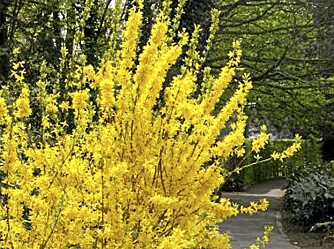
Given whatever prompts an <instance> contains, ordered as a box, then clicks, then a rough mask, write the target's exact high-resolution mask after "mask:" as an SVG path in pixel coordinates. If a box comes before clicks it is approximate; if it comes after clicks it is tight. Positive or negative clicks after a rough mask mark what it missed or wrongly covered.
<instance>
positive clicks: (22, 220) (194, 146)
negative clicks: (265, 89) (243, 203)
mask: <svg viewBox="0 0 334 249" xmlns="http://www.w3.org/2000/svg"><path fill="white" fill-rule="evenodd" d="M138 3H139V4H138V6H137V7H134V8H132V9H131V11H130V14H129V18H128V21H127V23H126V26H125V29H124V32H123V36H122V43H121V46H120V49H119V51H117V52H116V53H115V56H114V58H116V59H114V60H104V61H102V62H101V66H100V67H99V68H96V69H94V68H93V67H91V66H89V65H86V66H82V67H78V68H77V69H76V71H75V72H73V74H71V75H69V76H68V78H67V81H66V82H65V85H64V87H65V89H66V91H67V95H65V96H60V95H59V94H58V92H57V89H59V88H57V86H53V88H54V89H56V90H54V92H53V93H48V90H47V89H49V88H50V84H51V83H50V82H48V80H47V75H46V73H45V72H44V73H43V68H45V65H44V64H42V66H41V77H40V80H39V81H38V82H37V84H36V85H37V86H36V89H35V90H36V91H37V97H36V99H35V101H38V103H39V105H40V108H41V110H42V113H43V115H42V120H41V131H40V136H41V138H40V139H39V140H38V141H37V142H36V141H35V140H33V139H32V138H31V124H30V123H29V116H30V115H31V113H32V110H31V106H30V104H29V103H30V102H29V101H30V100H29V98H30V97H31V96H30V92H29V89H28V85H27V84H26V83H25V82H24V69H23V63H16V64H15V67H13V77H14V78H15V79H16V81H17V84H18V86H19V87H20V89H21V94H20V95H19V97H18V98H17V100H16V101H14V102H10V101H8V99H6V96H5V94H3V96H2V97H0V112H1V113H0V123H1V125H2V127H3V130H2V145H1V146H2V150H1V159H2V162H3V165H2V166H1V168H0V169H1V171H2V172H3V173H4V174H5V178H4V179H3V180H2V182H1V186H3V187H2V188H1V194H2V196H4V197H5V198H4V200H3V203H2V205H1V206H0V248H166V249H167V248H173V249H174V248H219V249H223V248H230V238H229V235H228V234H219V232H218V228H217V224H218V223H219V222H222V221H224V220H225V219H227V218H229V217H231V216H234V215H237V214H238V213H239V212H246V213H254V212H256V211H258V210H265V209H266V207H267V205H268V204H267V202H266V201H261V202H260V203H252V204H251V205H250V206H249V207H239V206H237V205H235V204H233V203H231V202H230V201H229V200H227V199H221V200H220V201H219V202H218V203H214V202H212V201H211V196H212V193H213V191H214V190H215V189H217V188H218V187H219V186H220V185H221V184H222V183H223V181H224V178H223V176H222V175H221V168H222V167H223V166H224V160H225V159H227V158H229V156H231V155H232V154H234V153H237V152H239V153H240V150H241V148H242V145H243V142H244V129H245V125H246V117H245V115H244V114H243V111H242V106H243V105H244V104H245V101H246V96H247V93H248V92H249V90H250V89H251V88H252V84H251V82H250V79H249V76H248V75H244V76H243V82H240V83H239V87H238V89H237V90H236V91H235V93H234V95H233V96H232V97H231V98H230V100H229V101H228V102H227V103H226V104H225V106H224V107H223V108H222V110H221V111H220V112H219V114H218V115H212V113H213V110H214V108H215V105H216V103H217V102H218V101H219V99H220V96H221V94H222V92H223V91H224V89H226V88H227V87H228V84H229V83H230V82H231V81H232V78H233V76H234V75H235V74H236V70H237V67H238V64H239V61H240V56H241V51H240V44H239V42H235V43H234V50H233V51H232V52H231V53H230V54H229V57H230V61H229V62H228V64H227V65H226V66H225V67H224V68H222V70H221V73H220V74H219V75H218V77H216V78H213V77H212V76H210V77H209V76H208V75H207V76H206V77H204V81H203V82H202V86H204V87H203V89H206V90H205V91H203V94H201V96H198V97H196V95H195V94H194V92H195V90H196V87H197V84H196V82H197V76H198V72H199V71H198V69H199V68H200V67H199V66H198V65H199V63H200V61H201V60H200V59H199V60H196V59H194V58H191V57H187V58H188V60H187V61H186V60H185V66H184V67H182V69H181V72H180V74H178V75H176V76H175V77H174V78H173V79H172V81H171V83H170V84H169V85H168V86H167V87H166V88H164V87H163V85H164V83H165V78H166V74H167V72H168V70H169V69H170V68H171V66H172V65H173V64H174V63H175V62H176V61H177V59H178V58H179V56H180V55H181V53H182V49H183V47H184V45H185V44H187V43H188V41H189V38H188V35H187V34H186V33H185V32H182V33H180V34H178V39H176V40H178V42H175V43H173V42H171V39H170V37H169V36H168V30H169V25H171V24H170V20H169V19H168V18H167V17H166V15H164V14H163V12H162V13H161V14H160V15H159V17H158V18H157V21H156V24H155V25H154V26H153V28H152V33H151V37H150V39H149V42H148V44H147V45H146V46H145V47H144V48H143V51H142V53H141V54H140V55H139V57H138V58H136V54H137V42H138V35H139V30H140V25H141V19H142V10H141V8H142V4H141V2H140V1H138ZM216 16H217V15H216ZM63 52H64V51H63ZM65 52H66V51H65ZM135 61H136V63H135ZM207 71H209V70H208V69H206V72H207ZM162 90H163V93H162ZM93 92H94V94H95V96H96V98H95V99H93V98H92V93H93ZM4 96H5V97H4ZM59 113H62V115H59ZM236 113H237V115H238V118H237V119H236V120H235V122H234V123H233V125H232V129H231V131H230V133H229V134H228V135H227V136H225V137H224V138H223V139H222V140H219V141H217V137H218V135H219V134H220V131H221V130H222V129H224V128H226V124H227V122H228V121H229V120H230V117H231V116H232V115H233V114H236ZM71 115H72V116H73V119H74V126H75V128H74V129H68V125H69V124H68V122H67V121H68V120H70V118H69V117H70V116H71ZM60 116H61V117H60ZM261 139H262V138H261ZM261 141H262V140H261ZM254 143H255V142H254ZM261 143H263V141H262V142H260V141H259V142H256V148H255V149H254V150H256V151H257V149H258V148H261V147H262V144H261ZM212 158H220V159H221V160H217V161H214V162H212V163H211V165H209V166H204V165H207V162H209V161H210V160H211V161H212Z"/></svg>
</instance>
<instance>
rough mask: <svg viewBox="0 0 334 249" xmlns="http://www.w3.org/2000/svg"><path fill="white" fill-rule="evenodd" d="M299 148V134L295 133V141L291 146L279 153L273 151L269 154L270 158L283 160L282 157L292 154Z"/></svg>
mask: <svg viewBox="0 0 334 249" xmlns="http://www.w3.org/2000/svg"><path fill="white" fill-rule="evenodd" d="M300 149H301V136H299V135H298V134H297V135H296V136H295V141H294V143H293V144H292V145H291V146H289V147H288V148H286V149H285V150H284V151H283V152H281V153H279V152H276V151H274V152H273V154H272V155H271V158H272V159H274V160H280V161H281V162H283V160H284V159H286V158H288V157H291V156H293V155H294V154H295V153H296V152H297V151H299V150H300Z"/></svg>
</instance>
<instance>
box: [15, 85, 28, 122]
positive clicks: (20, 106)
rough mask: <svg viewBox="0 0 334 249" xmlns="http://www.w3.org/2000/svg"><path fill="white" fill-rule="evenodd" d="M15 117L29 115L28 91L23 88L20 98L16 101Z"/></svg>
mask: <svg viewBox="0 0 334 249" xmlns="http://www.w3.org/2000/svg"><path fill="white" fill-rule="evenodd" d="M16 110H17V111H16V116H17V117H19V118H24V117H28V116H29V115H30V114H31V109H30V101H29V89H28V88H27V87H23V88H22V91H21V94H20V97H19V98H18V99H17V100H16Z"/></svg>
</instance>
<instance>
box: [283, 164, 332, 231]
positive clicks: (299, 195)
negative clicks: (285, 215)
mask: <svg viewBox="0 0 334 249" xmlns="http://www.w3.org/2000/svg"><path fill="white" fill-rule="evenodd" d="M284 206H285V208H286V210H287V211H288V212H289V213H290V215H291V220H292V221H294V222H296V223H299V224H302V225H305V226H308V225H313V224H315V223H317V222H322V221H328V220H333V219H334V170H333V168H331V167H330V166H329V165H328V164H325V165H319V166H313V167H312V168H311V167H310V166H308V167H307V168H305V169H304V170H301V171H300V172H299V173H294V174H293V175H292V176H291V177H290V179H289V185H288V187H287V191H286V197H285V203H284Z"/></svg>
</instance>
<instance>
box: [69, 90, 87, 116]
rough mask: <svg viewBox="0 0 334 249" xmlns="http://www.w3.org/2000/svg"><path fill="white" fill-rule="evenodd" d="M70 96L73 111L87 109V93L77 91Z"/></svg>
mask: <svg viewBox="0 0 334 249" xmlns="http://www.w3.org/2000/svg"><path fill="white" fill-rule="evenodd" d="M71 95H72V106H73V108H74V109H75V110H78V111H79V110H83V109H85V108H86V107H87V100H88V98H89V94H88V91H78V92H74V93H72V94H71Z"/></svg>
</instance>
